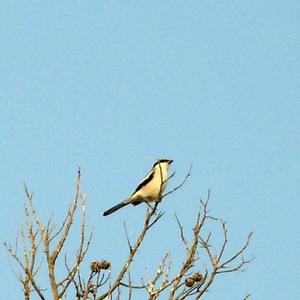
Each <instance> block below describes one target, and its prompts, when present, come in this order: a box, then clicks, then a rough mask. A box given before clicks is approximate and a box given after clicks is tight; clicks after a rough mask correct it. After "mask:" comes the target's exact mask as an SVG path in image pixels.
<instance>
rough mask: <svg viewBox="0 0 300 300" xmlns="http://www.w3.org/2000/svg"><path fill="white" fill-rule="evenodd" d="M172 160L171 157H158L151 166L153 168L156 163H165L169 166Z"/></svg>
mask: <svg viewBox="0 0 300 300" xmlns="http://www.w3.org/2000/svg"><path fill="white" fill-rule="evenodd" d="M172 162H173V160H172V159H167V158H161V159H158V160H157V161H156V162H155V163H154V165H153V168H155V167H156V166H157V165H161V166H162V165H166V166H168V167H169V166H170V164H171V163H172Z"/></svg>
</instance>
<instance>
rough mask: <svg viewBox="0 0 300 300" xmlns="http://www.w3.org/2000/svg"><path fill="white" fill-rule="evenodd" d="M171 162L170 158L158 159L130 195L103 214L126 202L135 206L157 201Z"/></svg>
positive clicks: (109, 212)
mask: <svg viewBox="0 0 300 300" xmlns="http://www.w3.org/2000/svg"><path fill="white" fill-rule="evenodd" d="M172 162H173V160H171V159H166V158H162V159H158V160H157V161H156V162H155V163H154V165H153V167H152V169H151V170H150V172H149V173H148V174H147V175H146V176H145V178H144V179H143V180H142V181H141V182H140V184H139V185H138V186H137V188H136V189H135V191H134V192H133V193H132V194H131V196H130V197H128V198H127V199H125V200H123V201H122V202H120V203H118V204H117V205H115V206H113V207H112V208H110V209H108V210H106V211H105V212H104V213H103V216H108V215H110V214H112V213H114V212H115V211H117V210H119V209H120V208H122V207H124V206H126V205H128V204H132V205H134V206H136V205H138V204H140V203H142V202H146V203H148V202H159V201H160V200H161V195H162V193H163V192H164V190H165V188H166V185H167V181H168V170H169V167H170V165H171V163H172Z"/></svg>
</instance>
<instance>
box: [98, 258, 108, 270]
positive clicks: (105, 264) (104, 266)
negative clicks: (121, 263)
mask: <svg viewBox="0 0 300 300" xmlns="http://www.w3.org/2000/svg"><path fill="white" fill-rule="evenodd" d="M100 267H101V269H103V270H107V269H109V268H110V262H109V261H107V260H101V261H100Z"/></svg>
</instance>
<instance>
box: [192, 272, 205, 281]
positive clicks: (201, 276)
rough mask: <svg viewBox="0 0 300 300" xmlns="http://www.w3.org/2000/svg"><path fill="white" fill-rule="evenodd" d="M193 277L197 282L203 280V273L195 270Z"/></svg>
mask: <svg viewBox="0 0 300 300" xmlns="http://www.w3.org/2000/svg"><path fill="white" fill-rule="evenodd" d="M192 278H193V279H194V280H195V281H196V282H201V281H202V280H203V275H202V274H200V273H199V272H195V273H194V274H193V275H192Z"/></svg>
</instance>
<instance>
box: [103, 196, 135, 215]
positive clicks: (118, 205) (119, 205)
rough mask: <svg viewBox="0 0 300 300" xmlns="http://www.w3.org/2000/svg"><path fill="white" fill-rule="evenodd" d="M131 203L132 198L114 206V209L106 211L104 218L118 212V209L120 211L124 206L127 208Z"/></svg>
mask: <svg viewBox="0 0 300 300" xmlns="http://www.w3.org/2000/svg"><path fill="white" fill-rule="evenodd" d="M130 203H131V201H130V198H129V199H126V200H124V201H122V202H120V203H119V204H117V205H115V206H113V207H112V208H110V209H108V210H107V211H105V212H104V213H103V216H108V215H110V214H112V213H114V212H115V211H117V210H118V209H120V208H122V207H124V206H126V205H128V204H130Z"/></svg>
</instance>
